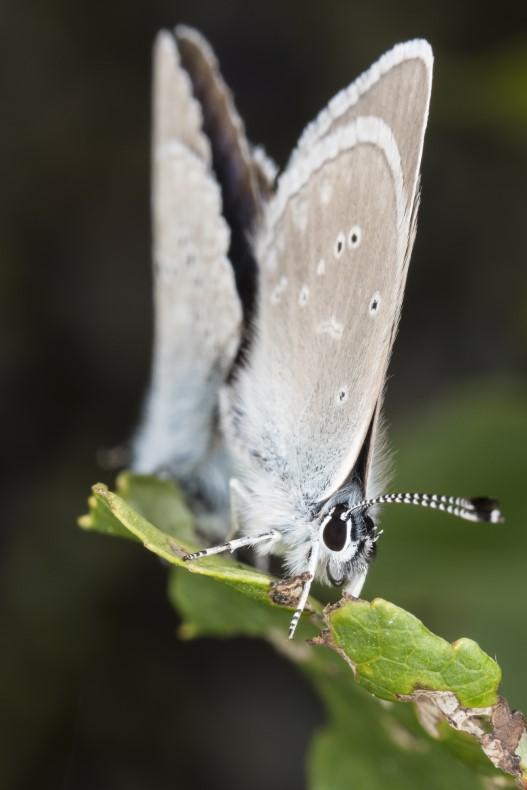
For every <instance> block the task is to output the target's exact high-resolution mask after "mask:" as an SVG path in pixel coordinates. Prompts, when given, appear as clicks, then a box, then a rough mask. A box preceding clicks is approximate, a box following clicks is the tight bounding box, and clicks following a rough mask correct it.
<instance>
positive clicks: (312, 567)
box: [288, 539, 320, 639]
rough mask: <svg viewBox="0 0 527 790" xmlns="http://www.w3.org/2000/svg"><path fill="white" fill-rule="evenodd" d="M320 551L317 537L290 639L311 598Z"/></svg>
mask: <svg viewBox="0 0 527 790" xmlns="http://www.w3.org/2000/svg"><path fill="white" fill-rule="evenodd" d="M319 553H320V541H319V540H318V539H317V540H315V541H314V542H313V545H312V546H311V554H310V556H309V562H308V566H307V573H308V577H307V581H305V582H304V586H303V588H302V593H301V595H300V598H299V601H298V606H297V607H296V609H295V613H294V615H293V617H292V618H291V623H290V625H289V634H288V638H289V639H292V638H293V637H294V635H295V631H296V627H297V625H298V621H299V620H300V618H301V616H302V612H303V611H304V608H305V605H306V603H307V599H308V598H309V591H310V590H311V585H312V584H313V579H314V578H315V573H316V570H317V565H318V555H319Z"/></svg>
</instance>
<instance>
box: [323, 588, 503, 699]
mask: <svg viewBox="0 0 527 790" xmlns="http://www.w3.org/2000/svg"><path fill="white" fill-rule="evenodd" d="M326 620H327V624H328V627H329V634H328V638H329V640H330V642H331V644H332V645H333V646H335V647H336V649H337V650H338V651H339V652H340V653H341V655H342V654H344V656H345V657H346V659H347V660H348V661H349V662H350V664H351V665H352V666H353V669H354V673H355V679H356V680H357V682H358V683H360V685H361V686H363V687H364V688H365V689H366V690H367V691H369V692H370V693H371V694H374V695H375V696H376V697H379V698H380V699H386V700H397V699H398V698H399V697H400V696H401V695H405V696H406V695H409V694H412V693H413V692H414V691H415V690H416V689H427V690H430V691H451V692H452V693H453V694H455V695H456V697H457V698H458V700H459V702H460V704H461V705H463V706H466V707H488V706H490V705H494V704H496V702H497V694H498V687H499V684H500V681H501V671H500V668H499V667H498V665H497V664H496V662H495V661H493V660H492V659H491V658H490V657H489V656H487V654H486V653H484V652H483V650H482V649H481V648H480V647H479V645H477V644H476V643H475V642H473V641H472V640H471V639H459V640H458V641H457V642H454V643H453V644H450V643H449V642H447V641H446V640H444V639H441V637H439V636H436V635H435V634H433V633H432V632H431V631H429V630H428V628H426V627H425V626H424V625H423V623H422V622H421V621H420V620H418V619H417V617H414V615H412V614H410V613H409V612H405V611H404V609H400V608H399V607H398V606H395V605H394V604H392V603H389V602H388V601H383V600H382V599H381V598H377V599H375V600H374V601H372V602H371V603H368V602H367V601H357V600H346V599H343V600H342V601H341V602H340V603H339V604H337V605H336V606H332V607H328V610H327V615H326Z"/></svg>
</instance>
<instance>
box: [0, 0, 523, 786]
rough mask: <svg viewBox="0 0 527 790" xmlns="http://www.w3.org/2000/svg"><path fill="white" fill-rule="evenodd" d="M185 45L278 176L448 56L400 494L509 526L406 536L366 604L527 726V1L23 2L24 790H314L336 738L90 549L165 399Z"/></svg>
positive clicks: (318, 718)
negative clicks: (312, 775) (347, 102)
mask: <svg viewBox="0 0 527 790" xmlns="http://www.w3.org/2000/svg"><path fill="white" fill-rule="evenodd" d="M177 22H186V23H189V24H193V25H195V26H197V27H199V28H200V29H201V30H202V31H203V32H204V33H205V34H206V35H207V36H208V37H209V38H210V40H211V41H212V43H213V45H214V46H215V48H216V50H217V53H218V55H219V58H220V61H221V63H222V65H223V70H224V74H225V76H226V78H227V80H228V82H229V83H230V84H231V85H232V86H233V88H234V91H235V94H236V98H237V103H238V106H239V108H240V111H241V113H242V115H243V116H244V118H245V119H246V121H247V127H248V131H249V134H250V136H251V138H252V139H253V140H255V141H257V142H263V143H265V145H266V147H267V148H268V150H269V151H270V153H272V154H273V155H274V156H275V157H276V159H277V160H278V161H279V162H280V163H281V164H283V163H284V162H285V160H286V158H287V155H288V152H289V151H290V149H291V147H292V146H293V145H294V142H295V139H296V138H297V136H298V134H299V133H300V131H301V129H302V127H303V125H304V124H305V123H306V122H307V121H308V120H310V119H311V118H312V117H313V116H314V115H315V113H316V112H317V111H318V109H319V108H320V107H321V106H322V105H323V104H324V103H325V102H326V101H327V100H328V99H329V98H330V96H331V95H332V94H333V93H335V92H336V90H337V89H339V88H340V87H342V86H343V85H345V84H346V83H347V82H349V81H350V80H351V79H352V78H353V77H355V76H356V75H357V74H358V73H359V72H360V71H361V70H363V69H364V68H365V67H367V66H368V65H369V64H370V63H371V62H372V61H373V60H374V59H375V58H376V57H377V56H378V55H380V54H381V53H382V52H383V51H385V50H386V49H387V48H389V47H390V46H391V45H392V44H393V43H395V42H397V41H400V40H405V39H408V38H411V37H414V36H417V35H420V36H426V37H427V38H428V39H429V40H430V41H431V43H432V45H433V47H434V50H435V53H436V72H435V84H434V90H433V96H432V110H431V118H430V126H429V132H428V137H427V141H426V146H425V154H424V163H423V201H422V209H421V214H420V225H419V232H418V238H417V244H416V248H415V253H414V256H413V261H412V266H411V271H410V278H409V283H408V289H407V296H406V303H405V308H404V313H403V320H402V324H401V329H400V333H399V338H398V341H397V346H396V352H395V355H394V359H393V364H392V367H391V379H390V382H389V388H388V396H387V412H388V416H389V417H390V420H391V423H392V431H391V436H392V439H393V442H392V444H393V445H394V447H395V448H396V449H397V453H396V458H395V462H396V469H397V478H396V484H397V485H398V486H401V487H403V488H404V489H410V490H411V489H417V490H418V489H420V488H422V489H424V490H432V491H433V490H438V491H445V492H449V493H450V492H452V493H467V494H478V493H488V494H493V495H497V496H499V497H500V498H501V500H502V503H503V508H504V510H505V512H506V515H507V524H506V525H504V526H500V527H497V528H488V529H487V528H482V527H475V526H472V525H465V524H461V523H457V522H456V521H455V520H453V519H449V518H447V517H445V516H441V515H440V514H436V513H426V512H417V511H413V510H408V509H404V510H400V511H397V512H396V509H393V510H392V511H388V510H387V511H386V514H385V517H384V523H383V526H384V528H385V535H384V537H383V540H382V546H381V550H380V553H379V559H378V562H377V563H376V566H375V568H374V569H373V571H372V574H371V576H370V579H369V581H368V585H367V588H366V590H365V593H366V595H367V596H375V595H383V596H385V597H388V598H389V599H391V600H393V601H394V602H395V603H398V604H400V605H402V606H405V607H407V608H409V609H410V610H411V611H413V612H415V613H416V614H417V615H419V616H420V617H422V618H423V619H424V620H425V622H426V623H427V624H428V625H429V626H430V627H431V628H433V629H434V630H436V631H437V632H438V633H441V634H443V635H444V636H446V637H448V638H450V639H454V638H456V637H457V636H461V635H465V636H471V637H474V638H475V639H477V640H478V641H480V643H481V644H482V646H483V647H484V648H485V649H486V650H487V651H488V652H489V653H490V654H492V655H494V654H496V656H497V658H498V660H499V662H500V663H501V665H502V667H503V670H504V675H505V677H504V691H505V692H506V694H507V695H508V697H509V699H510V702H511V703H512V704H513V705H515V706H518V707H523V709H524V710H525V709H527V684H526V682H525V679H524V672H523V669H524V665H525V654H526V637H525V619H526V618H525V602H526V593H527V582H526V581H525V572H524V567H525V560H524V557H525V551H526V549H527V536H526V530H525V527H526V524H527V504H526V486H525V449H524V448H525V446H526V444H527V408H526V407H527V387H526V381H525V373H526V370H525V367H526V366H525V345H526V339H527V271H526V257H527V256H526V253H527V5H526V4H525V2H522V1H521V0H518V2H511V1H507V0H504V1H503V2H501V3H500V4H498V5H496V4H491V3H487V2H464V3H460V2H454V1H453V0H448V1H447V2H443V3H441V4H438V3H433V2H431V0H421V2H416V1H414V0H407V2H401V3H397V4H395V3H389V2H388V1H387V0H370V2H326V3H315V2H301V1H300V0H291V1H290V2H287V3H286V2H283V3H275V2H266V3H260V4H252V3H242V2H234V1H232V2H222V3H217V2H212V0H208V1H207V2H183V1H182V0H179V1H176V0H175V1H174V2H166V1H162V0H157V1H156V2H151V3H137V4H130V3H106V4H103V3H94V2H91V3H88V2H84V1H82V2H76V3H67V2H65V0H62V1H61V2H57V0H49V2H46V3H36V2H32V3H31V2H29V3H24V4H22V3H18V2H15V0H7V2H4V3H3V5H2V26H1V30H0V86H1V89H2V93H1V95H2V109H3V112H2V121H1V123H0V140H1V149H0V150H1V151H2V154H3V156H2V159H3V164H2V188H1V189H0V202H1V211H0V250H1V253H0V254H1V266H0V277H1V287H0V299H1V302H0V316H1V321H2V327H1V330H0V349H1V359H2V366H1V370H2V378H3V382H2V396H3V397H2V422H1V424H2V447H3V452H2V456H3V459H4V462H5V470H4V473H3V482H4V484H5V490H4V494H3V496H2V505H3V508H2V511H3V518H2V521H1V532H0V540H1V547H2V552H1V555H0V567H1V578H0V606H1V609H2V614H1V617H2V622H1V630H0V640H1V641H0V717H1V718H0V786H1V787H2V788H3V787H6V788H9V789H11V788H17V789H18V788H24V789H25V788H29V787H39V790H44V788H53V789H54V790H55V788H59V787H60V788H65V790H72V789H73V788H74V789H75V790H84V788H86V789H88V788H90V790H91V788H97V789H98V790H119V789H120V788H127V790H135V789H136V788H137V790H144V788H149V790H168V788H174V787H179V788H187V787H188V788H194V787H198V786H201V785H205V786H207V787H218V788H222V787H240V786H247V785H248V784H249V785H250V786H251V787H252V788H256V790H259V788H264V787H265V788H267V787H269V786H270V785H271V783H272V786H275V787H279V788H282V787H283V788H288V790H289V789H290V788H301V787H303V786H304V785H305V778H304V769H303V760H304V754H305V750H306V748H307V744H308V742H309V739H310V736H311V734H312V732H313V730H314V728H315V727H316V726H317V725H319V724H320V723H321V722H322V721H323V720H324V713H323V710H322V709H321V707H320V704H319V703H318V701H317V700H316V698H315V697H314V696H313V693H312V692H311V690H310V689H309V688H308V687H307V685H306V684H305V683H304V681H303V680H302V679H301V678H300V677H299V676H298V675H297V674H296V672H295V670H294V668H293V667H291V666H290V665H289V664H288V663H287V662H286V661H285V660H284V659H282V658H280V657H278V656H277V655H275V654H274V653H273V652H272V650H271V648H270V647H269V646H267V645H264V644H260V643H258V642H251V641H248V640H247V641H246V640H236V641H226V642H214V641H203V642H196V643H188V644H187V643H182V642H180V641H178V639H177V635H176V628H177V619H176V617H175V615H174V614H173V612H172V611H171V609H170V607H169V605H168V603H167V601H166V595H165V584H166V579H165V571H164V569H163V568H162V566H161V565H160V564H159V563H158V562H157V561H156V560H155V559H154V558H152V557H149V556H148V555H147V554H146V553H145V552H142V551H140V550H139V549H138V548H137V547H135V546H133V545H128V544H126V543H124V542H119V541H112V540H109V539H104V538H99V537H97V536H93V535H85V534H83V533H81V532H80V531H78V530H76V528H75V518H76V515H77V514H78V513H79V512H81V511H82V510H83V509H84V501H85V497H86V494H87V491H88V488H89V485H90V484H91V483H92V482H93V481H95V480H96V479H100V478H103V479H105V480H106V481H107V482H111V475H110V474H109V473H108V472H104V471H102V470H101V469H100V468H99V467H98V465H97V462H96V458H97V451H98V450H99V449H100V448H105V447H111V446H113V445H115V444H117V443H119V442H121V441H122V440H124V439H126V438H127V437H128V436H129V435H130V432H131V431H132V429H133V426H134V423H135V421H136V419H137V416H138V413H139V408H140V402H141V395H142V392H143V390H144V387H145V385H146V380H147V376H148V365H149V359H148V358H149V345H150V337H151V335H150V325H151V313H150V310H151V306H150V269H149V244H150V242H149V221H148V220H149V217H148V212H149V193H148V179H149V152H148V135H149V87H150V51H151V44H152V40H153V37H154V34H155V33H156V31H157V30H158V29H159V28H160V27H163V26H172V25H173V24H175V23H177ZM247 777H251V778H250V780H248V778H247ZM410 786H411V779H410V778H409V787H410Z"/></svg>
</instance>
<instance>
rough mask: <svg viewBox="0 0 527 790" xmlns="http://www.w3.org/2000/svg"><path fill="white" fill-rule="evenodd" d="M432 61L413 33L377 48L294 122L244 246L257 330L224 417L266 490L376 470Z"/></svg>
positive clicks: (311, 494) (335, 486)
mask: <svg viewBox="0 0 527 790" xmlns="http://www.w3.org/2000/svg"><path fill="white" fill-rule="evenodd" d="M432 62H433V58H432V52H431V49H430V47H429V45H428V44H427V43H426V42H425V41H413V42H409V43H407V44H401V45H398V46H397V47H395V48H394V49H393V50H391V51H390V52H388V53H387V54H386V55H384V56H383V57H382V58H381V59H380V61H378V63H376V64H375V65H374V66H372V67H371V69H370V70H369V71H368V72H366V73H365V74H364V75H362V76H361V77H360V78H359V79H358V80H356V82H354V83H353V84H352V85H351V86H350V87H349V88H347V89H346V90H344V91H342V92H341V93H340V94H338V95H337V96H336V97H335V98H334V99H333V100H332V101H331V102H330V104H329V106H328V107H327V108H326V109H325V110H323V111H322V112H321V113H320V115H319V117H318V118H317V119H316V120H315V121H314V122H313V123H312V124H310V126H308V127H307V129H306V131H305V132H304V134H303V135H302V137H301V139H300V141H299V143H298V146H297V148H296V149H295V152H294V154H293V156H292V157H291V161H290V163H289V165H288V168H287V169H286V171H285V173H284V174H283V175H282V176H281V178H280V180H279V183H278V189H277V193H276V196H275V197H274V199H273V200H272V201H271V202H270V204H269V206H268V209H267V211H266V213H265V218H264V219H265V221H264V223H263V225H262V228H261V232H260V234H259V237H258V243H257V256H258V260H259V264H260V268H261V274H260V282H259V300H258V313H257V320H256V330H257V339H256V342H255V346H254V348H253V353H252V356H251V359H250V360H249V364H248V367H247V368H246V369H245V370H243V371H241V372H240V374H239V376H238V378H237V381H236V383H235V386H234V388H233V390H232V393H231V404H232V405H231V407H230V417H231V419H230V422H229V423H228V424H229V426H230V430H231V431H232V434H233V441H236V442H237V446H238V447H239V448H243V447H249V448H253V451H252V452H251V453H250V454H246V455H245V465H246V466H248V467H249V472H248V474H247V478H248V484H249V486H250V484H251V481H253V482H254V483H255V485H256V481H257V480H258V478H259V473H258V467H262V466H263V467H265V468H266V471H267V475H268V476H269V475H270V476H271V477H273V476H274V486H275V487H276V489H282V490H286V489H287V490H290V491H295V492H297V495H298V497H299V498H300V499H302V500H303V501H304V502H306V503H309V502H311V503H313V502H317V501H318V502H322V501H324V500H325V499H327V498H328V497H330V496H332V495H333V494H335V493H336V492H337V491H338V490H339V489H340V488H341V487H342V486H345V485H346V482H347V481H348V480H349V478H350V475H351V474H352V473H353V472H354V470H355V471H357V470H358V467H360V469H359V470H358V471H359V475H360V477H361V479H362V482H363V483H364V484H366V482H367V480H366V478H367V477H370V478H372V479H373V478H375V476H376V475H375V474H370V472H371V467H372V458H373V455H374V452H375V445H377V447H378V446H379V442H378V441H377V429H378V425H379V420H380V418H379V410H380V403H381V400H382V393H383V386H384V381H385V376H386V370H387V365H388V361H389V355H390V350H391V347H392V344H393V341H394V337H395V334H396V329H397V323H398V319H399V314H400V309H401V303H402V298H403V292H404V286H405V281H406V274H407V267H408V262H409V257H410V254H411V249H412V244H413V239H414V234H415V220H416V213H417V206H418V183H419V167H420V161H421V153H422V147H423V137H424V132H425V128H426V121H427V116H428V107H429V100H430V88H431V76H432ZM255 403H257V404H258V408H256V407H255V405H254V404H255ZM250 467H252V470H253V471H254V474H251V468H250ZM368 489H369V491H370V492H371V490H372V481H371V480H370V481H369V485H368ZM255 493H257V492H255Z"/></svg>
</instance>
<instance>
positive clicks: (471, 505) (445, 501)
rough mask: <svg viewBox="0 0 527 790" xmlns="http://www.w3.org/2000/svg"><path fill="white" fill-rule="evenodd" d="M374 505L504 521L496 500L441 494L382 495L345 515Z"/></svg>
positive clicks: (353, 508) (484, 520)
mask: <svg viewBox="0 0 527 790" xmlns="http://www.w3.org/2000/svg"><path fill="white" fill-rule="evenodd" d="M374 505H418V506H419V507H429V508H432V509H433V510H444V512H445V513H450V514H451V515H452V516H457V517H458V518H463V519H465V521H474V522H480V523H481V522H487V523H491V524H498V523H500V522H502V521H503V520H504V519H503V515H502V513H501V510H500V508H499V504H498V501H497V500H496V499H489V498H488V497H474V498H473V499H465V498H464V497H455V496H444V495H442V494H419V493H404V494H403V493H398V494H383V495H382V496H378V497H374V498H373V499H363V500H362V502H358V503H357V504H356V505H353V507H351V508H350V509H349V511H347V513H348V514H349V513H353V512H354V511H356V510H368V509H369V508H370V507H373V506H374Z"/></svg>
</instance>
